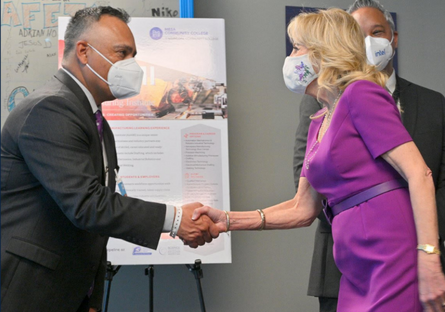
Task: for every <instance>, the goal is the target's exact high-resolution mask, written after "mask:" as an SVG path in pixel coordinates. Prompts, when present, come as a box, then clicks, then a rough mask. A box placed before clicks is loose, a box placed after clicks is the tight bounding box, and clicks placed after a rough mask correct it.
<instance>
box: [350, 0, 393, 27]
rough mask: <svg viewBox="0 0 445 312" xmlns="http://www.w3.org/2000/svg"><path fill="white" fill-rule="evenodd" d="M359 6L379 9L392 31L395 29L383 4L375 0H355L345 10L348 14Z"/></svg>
mask: <svg viewBox="0 0 445 312" xmlns="http://www.w3.org/2000/svg"><path fill="white" fill-rule="evenodd" d="M360 8H374V9H377V10H379V11H380V12H382V13H383V15H384V16H385V19H386V21H387V22H388V24H389V26H390V27H391V30H392V32H393V33H394V31H395V30H396V26H395V24H394V20H393V19H392V16H391V13H389V11H388V10H386V9H385V8H384V7H383V5H381V4H380V2H378V1H377V0H355V2H354V3H353V4H352V5H351V6H350V7H349V9H347V10H346V12H348V13H349V14H352V13H353V12H355V11H357V10H358V9H360Z"/></svg>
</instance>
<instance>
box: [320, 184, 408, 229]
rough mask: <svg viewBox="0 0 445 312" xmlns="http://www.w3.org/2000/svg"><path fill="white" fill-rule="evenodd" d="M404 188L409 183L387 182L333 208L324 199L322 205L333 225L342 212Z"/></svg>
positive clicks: (349, 198)
mask: <svg viewBox="0 0 445 312" xmlns="http://www.w3.org/2000/svg"><path fill="white" fill-rule="evenodd" d="M402 187H408V183H407V182H406V181H405V180H404V179H398V180H391V181H386V182H383V183H380V184H377V185H374V186H373V187H371V188H369V189H367V190H364V191H363V192H360V193H358V194H355V195H354V196H351V197H348V198H346V199H345V200H343V201H341V202H339V203H338V204H336V205H334V206H333V207H330V206H328V202H327V200H326V199H323V200H322V204H323V207H324V209H323V212H324V214H325V216H326V220H328V222H329V224H332V220H333V219H334V217H335V216H336V215H338V214H339V213H340V212H342V211H345V210H348V209H350V208H352V207H355V206H357V205H358V204H361V203H363V202H365V201H368V200H370V199H371V198H373V197H376V196H378V195H381V194H383V193H386V192H389V191H392V190H396V189H399V188H402Z"/></svg>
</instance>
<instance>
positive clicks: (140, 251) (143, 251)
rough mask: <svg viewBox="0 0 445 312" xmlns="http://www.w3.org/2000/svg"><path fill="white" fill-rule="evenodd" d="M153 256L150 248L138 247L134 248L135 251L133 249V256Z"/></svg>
mask: <svg viewBox="0 0 445 312" xmlns="http://www.w3.org/2000/svg"><path fill="white" fill-rule="evenodd" d="M151 254H153V252H152V250H151V249H149V248H145V247H140V246H137V247H134V249H133V256H139V255H146V256H150V255H151Z"/></svg>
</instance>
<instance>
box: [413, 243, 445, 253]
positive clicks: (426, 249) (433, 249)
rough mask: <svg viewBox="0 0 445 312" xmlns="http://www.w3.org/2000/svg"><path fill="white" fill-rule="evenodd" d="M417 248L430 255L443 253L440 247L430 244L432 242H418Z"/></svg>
mask: <svg viewBox="0 0 445 312" xmlns="http://www.w3.org/2000/svg"><path fill="white" fill-rule="evenodd" d="M417 250H420V251H423V252H425V253H427V254H429V255H433V254H435V255H439V256H440V254H441V252H440V250H439V248H437V247H436V246H434V245H430V244H418V245H417Z"/></svg>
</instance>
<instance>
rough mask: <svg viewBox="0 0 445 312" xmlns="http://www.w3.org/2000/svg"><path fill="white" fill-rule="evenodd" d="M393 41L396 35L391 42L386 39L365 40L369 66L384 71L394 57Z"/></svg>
mask: <svg viewBox="0 0 445 312" xmlns="http://www.w3.org/2000/svg"><path fill="white" fill-rule="evenodd" d="M393 40H394V34H393V36H392V39H391V41H389V40H388V39H386V38H375V37H371V36H367V37H366V38H365V44H366V57H367V58H368V64H371V65H375V66H376V67H377V69H378V70H380V71H381V70H383V69H384V68H385V67H386V65H388V63H389V61H390V60H391V59H392V57H393V56H394V53H393V49H392V46H391V44H392V41H393Z"/></svg>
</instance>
